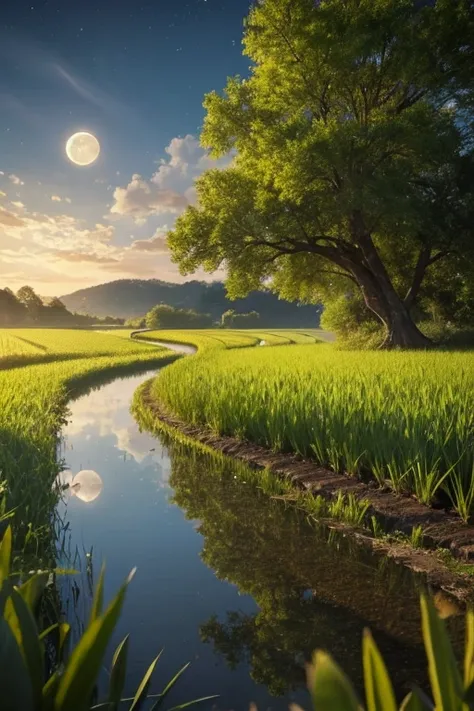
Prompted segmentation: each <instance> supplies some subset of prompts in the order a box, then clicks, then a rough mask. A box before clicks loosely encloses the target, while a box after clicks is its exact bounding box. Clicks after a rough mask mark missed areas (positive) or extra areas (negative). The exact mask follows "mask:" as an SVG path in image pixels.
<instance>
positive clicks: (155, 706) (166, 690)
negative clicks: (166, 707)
mask: <svg viewBox="0 0 474 711" xmlns="http://www.w3.org/2000/svg"><path fill="white" fill-rule="evenodd" d="M189 664H190V663H189V662H188V663H187V664H185V665H184V667H181V669H180V670H179V672H178V673H177V674H175V675H174V677H173V678H172V679H171V681H169V682H168V684H167V685H166V686H165V688H164V689H163V691H162V693H161V696H160V698H159V699H158V701H157V702H156V703H155V704H153V706H152V708H151V711H157V709H159V708H160V706H161V704H162V703H163V702H164V700H165V699H166V697H167V696H168V694H169V692H170V691H171V689H172V688H173V686H174V685H175V684H176V682H177V681H178V679H179V677H180V676H181V674H183V673H184V672H185V671H186V669H187V668H188V667H189Z"/></svg>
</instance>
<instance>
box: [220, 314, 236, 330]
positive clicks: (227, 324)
mask: <svg viewBox="0 0 474 711" xmlns="http://www.w3.org/2000/svg"><path fill="white" fill-rule="evenodd" d="M234 316H235V311H234V309H228V310H227V311H225V312H224V313H223V314H222V317H221V324H222V326H223V328H232V323H233V321H234Z"/></svg>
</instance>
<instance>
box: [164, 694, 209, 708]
mask: <svg viewBox="0 0 474 711" xmlns="http://www.w3.org/2000/svg"><path fill="white" fill-rule="evenodd" d="M218 698H219V696H218V695H215V696H202V697H201V698H200V699H194V701H186V702H185V703H184V704H179V706H172V707H171V708H170V709H168V711H181V709H187V708H188V707H189V706H194V704H200V703H201V702H202V701H211V700H212V699H218ZM151 711H153V708H152V709H151Z"/></svg>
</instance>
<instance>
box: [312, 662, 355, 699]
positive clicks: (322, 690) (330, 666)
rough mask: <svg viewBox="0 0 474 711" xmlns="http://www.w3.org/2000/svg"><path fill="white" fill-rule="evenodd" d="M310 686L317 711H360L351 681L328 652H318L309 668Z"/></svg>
mask: <svg viewBox="0 0 474 711" xmlns="http://www.w3.org/2000/svg"><path fill="white" fill-rule="evenodd" d="M308 686H309V691H310V693H311V698H312V700H313V708H314V709H315V711H320V710H321V711H358V709H359V704H358V702H357V697H356V695H355V692H354V689H353V687H352V684H351V682H350V681H349V679H348V678H347V677H346V675H345V674H344V672H343V671H342V670H341V668H340V667H339V666H338V665H337V664H336V663H335V662H334V661H333V660H332V658H331V657H330V656H329V654H326V652H316V654H315V655H314V658H313V664H312V666H311V667H310V668H309V670H308Z"/></svg>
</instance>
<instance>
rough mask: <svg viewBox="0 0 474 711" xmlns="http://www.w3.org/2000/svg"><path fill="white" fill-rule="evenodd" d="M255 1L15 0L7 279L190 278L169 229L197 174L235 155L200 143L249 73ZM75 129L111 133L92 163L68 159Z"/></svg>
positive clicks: (39, 283)
mask: <svg viewBox="0 0 474 711" xmlns="http://www.w3.org/2000/svg"><path fill="white" fill-rule="evenodd" d="M249 4H250V2H249V0H149V1H147V2H141V1H140V0H127V1H125V0H84V1H83V2H80V1H79V0H42V1H41V2H35V0H30V1H29V2H25V1H24V0H3V2H2V4H1V9H0V23H1V24H0V65H1V67H2V70H1V72H0V106H1V108H2V110H1V112H0V288H1V287H4V286H10V287H11V288H13V289H17V288H19V287H20V286H22V285H23V284H29V285H30V286H33V287H34V288H35V289H37V291H38V292H39V293H40V294H42V295H45V296H48V295H61V294H65V293H69V292H71V291H75V290H77V289H80V288H83V287H86V286H92V285H94V284H100V283H103V282H107V281H112V280H114V279H122V278H145V279H146V278H158V279H165V280H168V281H182V280H183V277H181V276H180V275H179V273H178V270H177V267H176V266H175V265H173V264H172V262H171V261H170V259H169V255H168V252H167V248H166V242H165V235H166V231H167V230H168V229H169V228H171V227H172V226H173V223H174V221H175V220H176V217H177V216H178V215H179V214H180V213H181V212H182V211H183V210H184V209H185V208H186V206H187V205H188V204H192V203H193V202H194V201H195V191H194V188H193V184H194V180H195V179H196V177H198V176H199V174H200V173H202V171H203V170H205V169H206V168H208V167H211V166H216V165H217V166H218V167H225V165H226V164H228V162H229V159H228V158H223V159H220V160H219V161H213V160H211V159H210V158H209V156H207V155H206V153H205V151H204V150H203V149H202V148H201V147H200V146H199V132H200V126H201V125H202V120H203V117H204V109H203V107H202V100H203V97H204V94H205V93H206V92H209V91H211V90H213V89H216V90H218V91H221V90H222V89H223V88H224V86H225V83H226V78H227V77H228V76H232V75H235V74H240V75H242V76H244V75H246V74H248V71H249V59H248V58H247V57H243V56H242V44H241V41H242V31H243V20H244V17H245V16H246V15H247V13H248V10H249ZM76 131H89V132H90V133H92V134H94V135H95V136H96V137H97V138H98V140H99V142H100V145H101V153H100V156H99V158H98V159H97V161H96V162H95V163H93V164H92V165H90V166H87V167H79V166H76V165H74V164H73V163H71V162H70V161H69V160H68V158H67V156H66V153H65V143H66V141H67V139H68V138H69V136H71V135H72V134H74V133H75V132H76ZM196 276H197V277H198V278H202V277H203V276H204V275H203V274H202V273H197V275H196ZM196 276H195V277H194V278H196ZM205 278H208V279H210V278H212V277H210V276H207V277H205Z"/></svg>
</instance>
